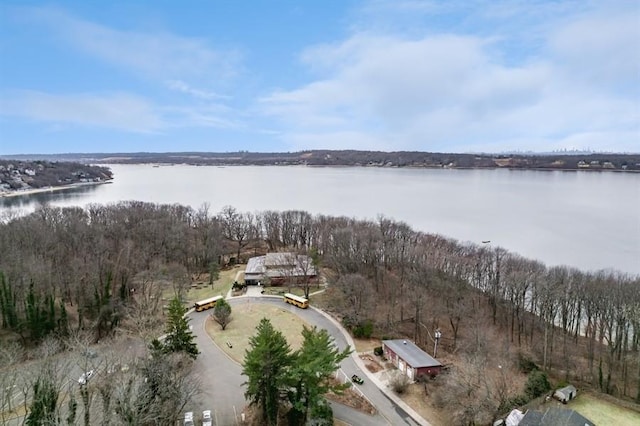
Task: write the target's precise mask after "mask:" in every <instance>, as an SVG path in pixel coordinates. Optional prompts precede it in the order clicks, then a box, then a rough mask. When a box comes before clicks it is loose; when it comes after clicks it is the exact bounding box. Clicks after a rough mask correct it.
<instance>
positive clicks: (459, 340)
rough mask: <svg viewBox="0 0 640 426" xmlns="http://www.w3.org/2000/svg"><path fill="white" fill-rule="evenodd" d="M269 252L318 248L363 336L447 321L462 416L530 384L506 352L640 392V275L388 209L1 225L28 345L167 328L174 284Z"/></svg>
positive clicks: (34, 217) (143, 208)
mask: <svg viewBox="0 0 640 426" xmlns="http://www.w3.org/2000/svg"><path fill="white" fill-rule="evenodd" d="M266 251H294V252H299V253H305V254H310V255H312V256H313V257H314V258H316V259H317V260H318V262H319V266H320V267H321V268H322V271H324V274H325V277H326V278H327V280H328V283H329V290H328V295H327V296H326V297H325V299H324V302H323V303H324V306H325V308H326V309H329V310H330V311H332V312H333V314H334V315H335V316H336V317H338V318H339V319H341V320H342V321H343V323H344V324H345V325H346V326H347V327H349V328H350V329H351V330H352V331H353V332H354V333H356V334H372V335H375V336H378V337H384V336H386V337H406V338H410V339H412V340H414V341H416V343H417V344H418V345H420V346H422V347H423V348H431V347H432V345H433V340H432V338H433V335H432V333H433V332H434V330H436V329H437V328H439V329H440V330H442V334H443V338H442V342H441V344H442V346H441V349H440V348H439V350H438V355H439V358H440V357H442V359H443V360H444V361H445V362H446V361H447V360H452V363H453V365H452V373H451V375H450V376H449V377H448V378H443V379H442V380H443V383H446V384H447V386H449V387H448V388H447V391H446V392H443V393H442V395H452V397H451V398H454V397H455V398H457V400H458V402H455V401H449V400H443V402H442V403H443V404H445V403H446V404H453V405H451V407H452V408H451V410H457V411H456V412H458V411H460V412H459V414H458V415H459V418H460V422H461V423H464V422H465V421H466V422H467V423H468V422H469V421H474V420H473V419H474V418H475V417H473V416H481V417H478V418H476V421H480V420H479V419H486V418H491V417H492V416H494V415H495V414H496V412H499V411H500V410H504V409H505V408H506V407H507V406H509V405H510V404H511V405H513V404H516V405H517V400H515V399H514V398H515V397H517V396H518V392H521V391H522V390H521V389H511V388H509V387H507V386H506V385H505V382H504V380H505V376H504V375H503V376H502V380H503V383H502V385H501V384H500V382H499V380H498V379H496V377H495V376H489V375H488V373H487V375H483V374H478V371H482V372H485V371H486V372H488V371H490V370H491V369H494V370H495V366H496V365H497V364H499V365H501V366H504V367H505V370H506V372H507V373H508V374H513V375H514V377H517V375H519V374H522V373H519V371H523V370H522V366H523V365H525V366H526V365H529V366H531V365H533V366H534V367H535V368H539V369H540V370H542V371H544V372H547V373H549V374H550V375H551V376H553V377H555V378H557V379H558V380H560V379H562V380H566V381H572V382H576V383H583V384H585V385H589V386H593V387H594V388H596V389H599V390H600V391H602V392H605V393H609V394H612V395H615V396H618V397H622V398H627V399H630V400H635V401H636V402H640V356H639V349H640V278H639V277H637V276H629V275H626V274H623V273H619V272H616V271H599V272H585V271H580V270H576V269H573V268H569V267H553V268H548V267H546V266H545V265H543V264H541V263H539V262H536V261H533V260H529V259H526V258H523V257H521V256H519V255H517V254H515V253H510V252H508V251H506V250H504V249H502V248H500V247H491V246H489V245H475V244H461V243H459V242H457V241H454V240H451V239H447V238H445V237H442V236H438V235H432V234H425V233H421V232H415V231H413V230H412V229H411V228H410V227H409V226H408V225H406V224H405V223H402V222H396V221H394V220H392V219H388V218H383V217H381V218H379V219H378V220H377V221H359V220H355V219H350V218H346V217H330V216H323V215H316V216H313V215H311V214H309V213H307V212H303V211H284V212H277V211H264V212H260V213H256V214H253V213H242V212H238V211H237V210H236V209H234V208H233V207H227V208H225V209H223V210H222V211H221V212H218V213H212V212H210V211H209V209H208V206H206V205H205V206H202V207H201V208H199V209H197V210H194V209H191V208H188V207H184V206H180V205H155V204H149V203H143V202H121V203H118V204H113V205H107V206H105V205H92V206H89V207H87V208H86V209H82V208H78V207H74V208H51V207H46V206H45V207H41V208H38V209H37V210H36V211H35V212H34V213H32V214H30V215H28V216H24V217H15V218H4V220H2V223H1V224H0V271H2V278H1V279H0V313H1V318H2V324H1V327H2V329H3V330H4V335H5V339H6V338H7V336H9V337H11V336H14V337H15V339H17V340H18V341H20V342H22V344H23V345H25V346H26V347H28V348H29V347H33V346H34V345H35V344H36V343H37V342H38V341H41V340H42V339H43V338H44V337H45V336H48V335H50V336H61V335H64V334H66V333H68V332H69V331H70V330H77V329H84V330H89V331H91V332H92V334H93V336H94V338H95V339H96V340H97V339H102V338H104V337H107V336H111V335H113V334H114V333H115V332H116V331H117V330H120V329H122V328H125V329H127V330H129V331H128V332H130V333H131V332H135V333H144V332H145V330H147V331H148V330H152V329H153V327H154V326H156V327H157V318H158V315H159V311H161V309H160V308H161V306H160V300H161V297H160V296H161V294H162V291H163V290H164V289H166V286H167V285H168V286H171V287H172V288H173V290H174V291H175V293H176V294H180V292H181V291H183V289H185V288H186V287H187V286H189V285H190V283H191V279H192V277H193V276H194V274H201V273H206V272H207V271H209V270H210V269H211V268H212V265H213V264H217V263H218V262H222V263H226V262H228V261H231V262H237V261H240V262H244V261H246V260H247V258H248V257H250V256H253V255H256V254H262V253H264V252H266ZM223 266H224V265H223ZM163 286H164V287H163ZM312 303H313V300H312ZM501 368H502V367H501ZM529 368H532V367H529ZM496 371H497V370H496ZM507 377H508V376H507ZM498 378H499V377H498ZM438 380H441V379H440V378H439V379H438ZM514 380H515V379H514ZM478 381H480V382H478ZM469 386H470V388H468V387H469ZM474 389H476V390H474ZM477 389H487V391H486V392H485V391H480V390H477ZM489 390H490V391H489ZM464 395H467V396H466V397H465V396H464ZM455 398H454V399H455ZM454 402H455V404H454ZM463 405H464V406H463ZM465 407H466V408H465ZM468 407H473V410H468V409H467V408H468ZM463 408H464V410H463ZM465 416H472V417H471V418H467V417H465Z"/></svg>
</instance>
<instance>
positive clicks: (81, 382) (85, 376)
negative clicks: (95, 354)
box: [78, 370, 93, 386]
mask: <svg viewBox="0 0 640 426" xmlns="http://www.w3.org/2000/svg"><path fill="white" fill-rule="evenodd" d="M92 377H93V370H89V371H86V372H84V373H82V376H80V378H79V379H78V384H79V385H80V386H84V385H86V384H87V382H88V381H89V379H90V378H92Z"/></svg>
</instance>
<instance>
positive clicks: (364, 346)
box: [353, 339, 382, 352]
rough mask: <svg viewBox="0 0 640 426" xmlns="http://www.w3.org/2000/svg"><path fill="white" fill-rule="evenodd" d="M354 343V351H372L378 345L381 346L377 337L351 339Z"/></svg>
mask: <svg viewBox="0 0 640 426" xmlns="http://www.w3.org/2000/svg"><path fill="white" fill-rule="evenodd" d="M353 343H355V345H356V352H373V350H374V349H375V348H377V347H378V346H382V341H381V340H379V339H353Z"/></svg>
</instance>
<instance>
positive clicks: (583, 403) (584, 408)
mask: <svg viewBox="0 0 640 426" xmlns="http://www.w3.org/2000/svg"><path fill="white" fill-rule="evenodd" d="M567 408H571V409H572V410H576V411H577V412H578V413H580V414H582V415H583V416H585V417H586V418H588V419H589V420H591V421H592V422H594V423H595V424H597V425H616V426H637V425H640V413H638V412H636V411H632V410H629V409H628V408H624V407H620V406H618V405H615V404H613V403H610V402H607V401H603V400H602V399H599V398H598V397H597V396H595V395H591V394H588V393H580V394H579V395H578V397H577V398H576V399H575V400H573V401H571V402H570V403H569V404H568V405H567Z"/></svg>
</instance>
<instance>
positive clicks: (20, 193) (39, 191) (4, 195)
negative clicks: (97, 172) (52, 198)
mask: <svg viewBox="0 0 640 426" xmlns="http://www.w3.org/2000/svg"><path fill="white" fill-rule="evenodd" d="M105 183H111V181H103V182H75V183H70V184H68V185H60V186H47V187H44V188H32V189H25V190H17V191H11V192H2V193H0V198H13V197H20V196H23V195H35V194H44V193H47V192H56V191H63V190H65V189H73V188H79V187H82V186H92V185H102V184H105Z"/></svg>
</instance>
